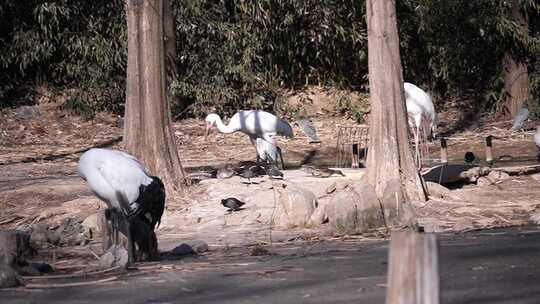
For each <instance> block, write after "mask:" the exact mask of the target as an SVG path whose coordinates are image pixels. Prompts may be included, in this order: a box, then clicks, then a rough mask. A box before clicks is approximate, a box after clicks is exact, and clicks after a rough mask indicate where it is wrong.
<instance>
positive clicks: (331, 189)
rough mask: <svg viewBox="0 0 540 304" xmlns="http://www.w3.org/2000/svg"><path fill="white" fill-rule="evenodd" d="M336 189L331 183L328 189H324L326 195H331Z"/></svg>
mask: <svg viewBox="0 0 540 304" xmlns="http://www.w3.org/2000/svg"><path fill="white" fill-rule="evenodd" d="M336 189H337V185H336V182H333V183H331V184H330V185H329V186H328V187H326V190H325V192H326V194H330V193H333V192H334V191H336Z"/></svg>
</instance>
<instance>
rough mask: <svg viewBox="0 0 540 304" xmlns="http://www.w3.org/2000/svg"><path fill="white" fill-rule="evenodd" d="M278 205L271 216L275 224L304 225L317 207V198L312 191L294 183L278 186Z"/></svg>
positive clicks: (307, 223) (286, 225) (308, 222)
mask: <svg viewBox="0 0 540 304" xmlns="http://www.w3.org/2000/svg"><path fill="white" fill-rule="evenodd" d="M277 192H278V202H279V203H278V205H277V211H276V216H275V217H274V218H273V221H274V223H275V224H276V225H277V226H282V227H306V226H308V225H310V224H311V221H310V219H311V216H312V215H313V212H314V211H315V208H317V198H316V197H315V194H313V192H311V191H309V190H307V189H304V188H301V187H298V186H294V185H289V186H286V187H285V188H281V187H280V188H278V189H277Z"/></svg>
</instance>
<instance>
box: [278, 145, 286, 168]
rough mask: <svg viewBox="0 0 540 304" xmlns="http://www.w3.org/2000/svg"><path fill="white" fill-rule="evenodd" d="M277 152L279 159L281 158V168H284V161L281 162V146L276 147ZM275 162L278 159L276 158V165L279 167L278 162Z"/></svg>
mask: <svg viewBox="0 0 540 304" xmlns="http://www.w3.org/2000/svg"><path fill="white" fill-rule="evenodd" d="M277 152H278V154H279V159H280V160H281V170H285V163H284V162H283V154H282V153H281V148H280V147H277ZM276 158H277V157H276ZM277 162H278V160H277V159H276V165H278V168H279V164H277Z"/></svg>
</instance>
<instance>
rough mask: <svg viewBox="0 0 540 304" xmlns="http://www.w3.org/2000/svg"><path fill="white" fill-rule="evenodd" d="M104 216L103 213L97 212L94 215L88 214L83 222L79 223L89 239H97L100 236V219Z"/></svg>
mask: <svg viewBox="0 0 540 304" xmlns="http://www.w3.org/2000/svg"><path fill="white" fill-rule="evenodd" d="M102 216H104V215H103V212H98V213H94V214H90V215H89V216H87V217H86V218H85V219H84V221H83V222H82V223H81V225H82V227H83V229H84V234H85V235H86V236H87V237H88V238H89V239H97V238H98V237H99V236H101V225H100V221H101V217H102Z"/></svg>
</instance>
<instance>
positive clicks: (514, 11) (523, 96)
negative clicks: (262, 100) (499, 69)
mask: <svg viewBox="0 0 540 304" xmlns="http://www.w3.org/2000/svg"><path fill="white" fill-rule="evenodd" d="M520 9H521V1H520V0H511V18H512V20H513V21H514V22H516V23H518V24H519V25H520V30H521V31H522V32H523V33H524V34H525V35H527V34H528V28H529V25H528V21H527V18H526V17H525V16H524V15H523V14H521V12H520ZM503 68H504V94H505V105H504V107H503V109H502V111H503V113H501V114H503V115H502V116H503V117H506V118H514V117H515V116H516V114H517V113H518V112H519V110H521V108H523V106H524V105H525V104H526V103H527V100H528V99H529V73H528V71H527V64H526V63H525V62H523V61H522V60H520V59H519V58H517V56H516V55H514V54H512V53H511V52H507V53H506V54H505V55H504V59H503Z"/></svg>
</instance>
